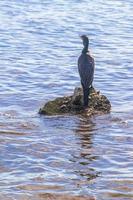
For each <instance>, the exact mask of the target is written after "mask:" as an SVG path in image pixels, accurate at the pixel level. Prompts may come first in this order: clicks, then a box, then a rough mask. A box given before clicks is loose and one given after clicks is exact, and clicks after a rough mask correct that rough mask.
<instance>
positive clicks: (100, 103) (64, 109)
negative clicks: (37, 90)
mask: <svg viewBox="0 0 133 200" xmlns="http://www.w3.org/2000/svg"><path fill="white" fill-rule="evenodd" d="M88 98H89V107H88V109H86V110H84V108H83V91H82V89H81V88H75V90H74V93H73V95H72V96H65V97H59V98H56V99H55V100H52V101H49V102H47V103H46V104H45V105H44V106H43V107H42V108H41V109H40V110H39V113H40V114H44V115H60V114H85V115H87V116H88V117H89V116H92V115H93V114H103V113H109V112H110V110H111V104H110V102H109V100H108V99H107V97H106V96H104V95H102V94H100V92H99V91H96V90H95V89H94V88H91V91H90V95H89V97H88Z"/></svg>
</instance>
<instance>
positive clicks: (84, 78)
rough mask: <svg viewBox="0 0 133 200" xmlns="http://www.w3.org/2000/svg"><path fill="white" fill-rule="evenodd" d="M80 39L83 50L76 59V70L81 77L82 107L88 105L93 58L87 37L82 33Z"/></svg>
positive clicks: (92, 75) (92, 74)
mask: <svg viewBox="0 0 133 200" xmlns="http://www.w3.org/2000/svg"><path fill="white" fill-rule="evenodd" d="M81 39H82V41H83V46H84V47H83V50H82V53H81V55H80V56H79V59H78V70H79V75H80V79H81V85H82V88H83V97H84V107H85V108H86V107H87V106H88V103H89V100H88V97H89V93H90V88H91V87H92V82H93V77H94V65H95V64H94V59H93V57H92V56H91V55H90V54H89V51H88V46H89V39H88V37H87V36H86V35H82V36H81Z"/></svg>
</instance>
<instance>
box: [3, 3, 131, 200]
mask: <svg viewBox="0 0 133 200" xmlns="http://www.w3.org/2000/svg"><path fill="white" fill-rule="evenodd" d="M0 8H1V9H0V24H1V27H0V63H1V66H0V86H1V87H0V94H1V95H0V152H1V156H0V173H1V176H0V199H2V200H8V199H13V200H14V199H17V200H20V199H25V200H26V199H46V198H48V199H49V198H51V199H52V198H53V199H56V197H57V199H59V197H60V199H63V198H64V199H68V198H69V199H71V196H86V197H89V196H93V197H95V198H96V199H98V200H115V199H120V200H131V199H133V191H132V188H133V114H132V113H133V92H132V87H133V65H132V63H133V58H132V53H133V47H132V40H133V35H132V33H133V27H132V21H133V14H132V10H133V3H132V1H131V0H127V1H126V2H125V1H124V2H123V1H122V0H116V1H114V0H110V1H108V2H105V1H103V0H93V1H92V2H91V3H88V1H86V0H84V1H78V0H74V1H72V0H68V1H63V0H52V1H49V0H47V1H41V0H38V1H35V0H29V1H25V0H23V1H17V0H13V1H9V0H5V1H0ZM82 33H85V34H88V35H89V36H90V47H91V51H92V54H93V55H94V58H95V62H96V71H95V80H94V86H95V87H96V88H97V89H98V90H100V91H101V92H102V93H103V94H105V95H106V96H107V97H108V98H109V100H110V101H111V103H112V112H111V113H110V114H108V115H103V116H94V117H92V118H91V119H87V118H85V117H84V116H69V115H67V116H54V117H51V116H50V117H48V116H40V115H38V110H39V108H40V107H41V106H42V105H43V104H44V103H45V102H47V101H48V100H49V99H51V98H55V97H57V96H61V95H67V94H70V93H72V92H73V89H74V87H76V86H79V84H80V81H79V76H78V71H77V58H78V56H79V54H80V52H81V49H82V44H81V41H80V39H79V35H80V34H82ZM47 193H49V195H52V194H53V195H55V196H53V197H52V196H47ZM62 195H64V197H63V196H62ZM79 199H80V198H79Z"/></svg>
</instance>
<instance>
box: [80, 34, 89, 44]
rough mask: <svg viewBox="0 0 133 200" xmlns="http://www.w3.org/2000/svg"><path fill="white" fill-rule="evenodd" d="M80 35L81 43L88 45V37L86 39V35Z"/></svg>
mask: <svg viewBox="0 0 133 200" xmlns="http://www.w3.org/2000/svg"><path fill="white" fill-rule="evenodd" d="M80 37H81V39H82V41H83V45H84V46H88V45H89V39H88V37H87V36H86V35H81V36H80Z"/></svg>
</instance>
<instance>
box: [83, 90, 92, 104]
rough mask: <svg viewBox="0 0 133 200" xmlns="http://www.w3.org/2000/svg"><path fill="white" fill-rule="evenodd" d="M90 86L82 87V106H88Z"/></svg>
mask: <svg viewBox="0 0 133 200" xmlns="http://www.w3.org/2000/svg"><path fill="white" fill-rule="evenodd" d="M89 94H90V88H83V98H84V108H87V107H88V103H89Z"/></svg>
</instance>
